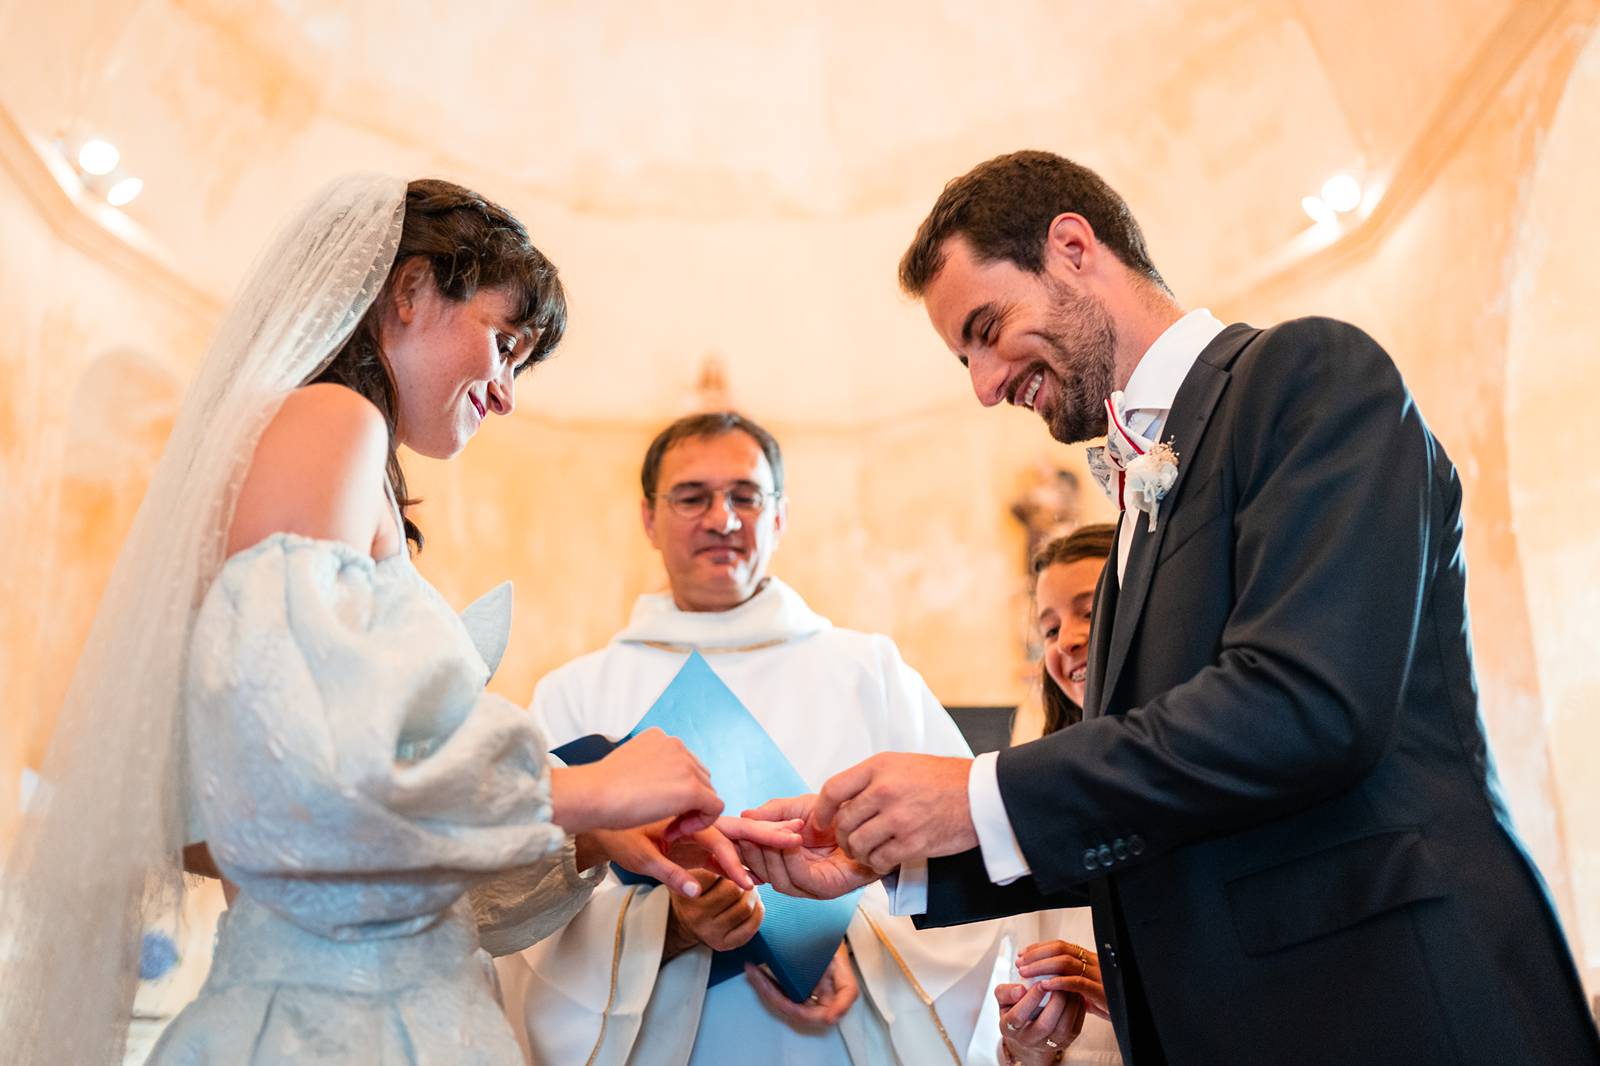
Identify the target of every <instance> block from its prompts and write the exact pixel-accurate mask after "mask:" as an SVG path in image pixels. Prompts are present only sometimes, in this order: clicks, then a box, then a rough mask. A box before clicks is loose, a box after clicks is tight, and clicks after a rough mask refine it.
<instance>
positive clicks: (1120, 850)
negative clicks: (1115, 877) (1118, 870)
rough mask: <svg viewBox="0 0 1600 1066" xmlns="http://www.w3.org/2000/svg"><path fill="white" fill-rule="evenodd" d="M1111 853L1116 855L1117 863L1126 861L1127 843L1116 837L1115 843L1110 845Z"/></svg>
mask: <svg viewBox="0 0 1600 1066" xmlns="http://www.w3.org/2000/svg"><path fill="white" fill-rule="evenodd" d="M1111 851H1112V853H1113V854H1115V855H1116V857H1117V861H1118V862H1127V861H1128V842H1127V841H1126V840H1123V839H1122V838H1121V837H1118V838H1117V840H1116V843H1114V844H1112V845H1111Z"/></svg>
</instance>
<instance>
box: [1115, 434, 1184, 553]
mask: <svg viewBox="0 0 1600 1066" xmlns="http://www.w3.org/2000/svg"><path fill="white" fill-rule="evenodd" d="M1124 473H1125V474H1126V476H1127V478H1128V495H1129V496H1130V497H1132V501H1131V502H1132V505H1133V508H1134V509H1135V510H1137V511H1145V512H1148V513H1149V515H1150V532H1152V533H1154V532H1155V531H1156V516H1157V514H1159V513H1160V511H1161V501H1162V500H1163V499H1165V498H1166V495H1167V490H1168V489H1170V488H1172V483H1173V482H1175V481H1177V480H1178V453H1177V452H1175V451H1173V449H1172V445H1170V444H1167V443H1164V442H1163V443H1157V444H1152V445H1151V446H1150V447H1149V448H1148V449H1146V451H1145V453H1144V454H1143V455H1140V456H1136V457H1135V458H1134V459H1133V460H1132V461H1131V462H1129V463H1128V467H1127V469H1126V470H1125V471H1124Z"/></svg>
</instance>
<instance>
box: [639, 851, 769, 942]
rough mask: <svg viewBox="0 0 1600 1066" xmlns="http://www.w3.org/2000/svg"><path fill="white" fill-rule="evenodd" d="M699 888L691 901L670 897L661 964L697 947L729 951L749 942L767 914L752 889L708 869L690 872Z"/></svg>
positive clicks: (758, 894)
mask: <svg viewBox="0 0 1600 1066" xmlns="http://www.w3.org/2000/svg"><path fill="white" fill-rule="evenodd" d="M689 876H691V877H693V878H694V879H695V881H696V883H697V884H699V886H700V893H699V895H697V896H695V897H694V898H693V899H689V898H686V897H684V896H681V895H674V896H673V897H672V912H671V914H670V915H668V918H667V940H666V944H665V946H664V947H663V949H662V952H661V961H662V962H668V961H670V960H671V959H672V958H674V957H675V956H677V955H679V954H680V953H682V952H684V951H686V950H688V949H689V948H691V947H693V946H694V945H696V944H704V945H705V946H706V947H708V948H710V949H711V950H712V951H732V950H733V949H734V948H739V947H743V946H744V945H745V944H747V943H749V942H750V938H751V937H753V936H755V935H756V931H757V930H758V929H760V928H761V917H762V915H764V914H765V913H766V910H765V908H763V907H762V906H761V895H760V893H758V892H757V891H756V890H755V889H754V888H748V889H745V888H740V887H739V886H738V885H737V884H735V883H734V882H732V881H730V880H728V879H727V878H725V877H720V876H718V875H717V874H716V873H714V872H712V871H711V870H690V871H689Z"/></svg>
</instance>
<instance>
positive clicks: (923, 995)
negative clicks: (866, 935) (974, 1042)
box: [858, 909, 961, 1066]
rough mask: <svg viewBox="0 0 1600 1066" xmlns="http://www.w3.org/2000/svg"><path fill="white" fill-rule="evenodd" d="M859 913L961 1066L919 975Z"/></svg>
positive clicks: (878, 930) (869, 919)
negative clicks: (930, 1017)
mask: <svg viewBox="0 0 1600 1066" xmlns="http://www.w3.org/2000/svg"><path fill="white" fill-rule="evenodd" d="M858 913H859V914H860V915H861V917H863V918H865V919H866V920H867V926H868V928H870V929H871V930H872V932H873V934H874V935H875V936H877V938H878V942H879V943H880V944H882V945H883V946H884V947H885V948H886V949H887V950H888V952H889V957H890V958H891V959H893V960H894V964H895V965H896V966H898V967H900V972H901V973H902V974H904V975H905V979H906V980H907V981H909V982H911V989H912V991H914V992H916V994H917V998H918V999H920V1000H922V1005H923V1006H924V1007H927V1008H928V1014H929V1015H931V1016H932V1018H933V1026H934V1028H935V1029H938V1030H939V1039H940V1040H943V1041H944V1046H945V1050H946V1051H948V1052H950V1061H951V1062H954V1063H955V1064H956V1066H961V1053H960V1052H958V1051H957V1050H956V1045H955V1044H954V1042H952V1041H951V1039H950V1034H949V1033H947V1032H945V1030H944V1022H943V1021H942V1020H940V1018H939V1009H938V1008H937V1007H935V1006H934V1005H933V998H932V997H931V996H929V995H928V993H927V992H926V991H924V990H923V987H922V982H921V981H918V980H917V975H916V974H914V973H912V972H911V967H909V966H907V965H906V960H905V959H902V958H901V957H900V952H899V951H898V950H896V948H895V946H894V944H893V943H892V942H890V940H889V938H888V937H887V936H885V935H884V933H883V930H882V929H879V928H878V923H877V922H875V921H873V920H872V915H870V914H868V913H867V912H866V910H864V909H863V910H861V911H859V912H858Z"/></svg>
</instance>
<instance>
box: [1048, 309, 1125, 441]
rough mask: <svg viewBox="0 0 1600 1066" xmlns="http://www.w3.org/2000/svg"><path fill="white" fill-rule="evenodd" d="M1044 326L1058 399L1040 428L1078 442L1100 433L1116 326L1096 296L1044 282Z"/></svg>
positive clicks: (1111, 385)
mask: <svg viewBox="0 0 1600 1066" xmlns="http://www.w3.org/2000/svg"><path fill="white" fill-rule="evenodd" d="M1050 293H1051V308H1050V319H1049V326H1048V328H1047V329H1046V330H1045V332H1044V333H1043V337H1044V340H1045V343H1046V344H1048V345H1049V346H1050V349H1051V352H1052V356H1051V358H1050V359H1049V362H1050V369H1051V370H1052V371H1054V373H1055V376H1056V380H1057V381H1058V382H1059V383H1060V385H1061V399H1060V401H1059V402H1058V403H1057V404H1056V405H1055V409H1054V410H1052V411H1051V412H1050V414H1049V416H1048V417H1047V418H1046V419H1045V425H1046V426H1047V427H1048V428H1049V430H1050V435H1051V436H1052V437H1054V438H1055V439H1056V440H1058V441H1060V442H1061V443H1062V444H1078V443H1081V442H1083V441H1087V440H1094V439H1095V438H1096V437H1101V436H1104V435H1105V432H1106V414H1105V404H1106V400H1107V399H1108V398H1109V397H1110V396H1111V393H1112V391H1113V390H1114V389H1115V388H1116V350H1117V326H1116V323H1115V322H1114V321H1112V318H1111V313H1110V312H1109V311H1107V310H1106V307H1105V304H1103V303H1101V302H1100V300H1099V299H1097V298H1096V297H1094V296H1092V295H1090V294H1087V293H1084V294H1079V293H1075V292H1073V291H1072V290H1070V289H1068V288H1067V287H1066V286H1065V285H1061V284H1059V283H1056V282H1051V283H1050Z"/></svg>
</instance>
